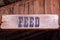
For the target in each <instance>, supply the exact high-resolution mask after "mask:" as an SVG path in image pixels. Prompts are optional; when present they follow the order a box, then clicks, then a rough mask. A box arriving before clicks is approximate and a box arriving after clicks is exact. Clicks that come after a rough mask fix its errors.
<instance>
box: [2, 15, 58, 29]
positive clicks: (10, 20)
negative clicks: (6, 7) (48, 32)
mask: <svg viewBox="0 0 60 40" xmlns="http://www.w3.org/2000/svg"><path fill="white" fill-rule="evenodd" d="M56 28H59V25H58V15H55V14H54V15H53V14H39V15H38V14H34V15H33V14H30V15H27V14H26V15H2V25H1V29H56Z"/></svg>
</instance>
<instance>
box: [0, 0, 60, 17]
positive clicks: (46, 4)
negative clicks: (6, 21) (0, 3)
mask: <svg viewBox="0 0 60 40" xmlns="http://www.w3.org/2000/svg"><path fill="white" fill-rule="evenodd" d="M59 2H60V1H59V0H27V1H25V0H24V1H20V2H16V3H13V4H11V5H7V6H4V7H1V8H0V15H3V14H57V15H59V16H60V14H59V13H60V12H59V11H60V8H59V7H60V3H59ZM0 18H1V17H0Z"/></svg>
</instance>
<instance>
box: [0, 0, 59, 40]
mask: <svg viewBox="0 0 60 40" xmlns="http://www.w3.org/2000/svg"><path fill="white" fill-rule="evenodd" d="M59 11H60V0H29V1H22V2H16V3H13V4H11V5H8V6H5V7H1V8H0V18H1V15H3V14H58V15H59V16H60V14H59V13H60V12H59ZM0 20H1V19H0ZM39 39H40V40H60V31H58V30H55V31H54V30H48V31H47V30H45V31H41V30H0V40H39Z"/></svg>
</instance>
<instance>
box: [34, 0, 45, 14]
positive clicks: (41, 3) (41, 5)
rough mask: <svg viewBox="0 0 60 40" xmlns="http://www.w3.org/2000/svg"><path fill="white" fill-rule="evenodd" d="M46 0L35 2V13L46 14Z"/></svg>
mask: <svg viewBox="0 0 60 40" xmlns="http://www.w3.org/2000/svg"><path fill="white" fill-rule="evenodd" d="M44 7H45V6H44V0H36V1H35V2H34V13H35V14H44Z"/></svg>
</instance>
